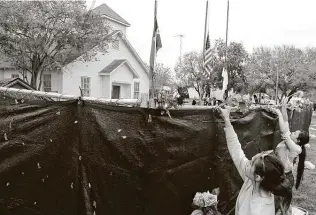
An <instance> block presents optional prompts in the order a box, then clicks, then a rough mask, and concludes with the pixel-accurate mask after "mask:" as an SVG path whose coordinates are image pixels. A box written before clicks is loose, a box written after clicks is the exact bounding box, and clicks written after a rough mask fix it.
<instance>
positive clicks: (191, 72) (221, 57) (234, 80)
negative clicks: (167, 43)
mask: <svg viewBox="0 0 316 215" xmlns="http://www.w3.org/2000/svg"><path fill="white" fill-rule="evenodd" d="M225 52H226V44H225V42H224V41H223V40H222V39H218V40H216V41H215V44H214V46H213V47H211V53H212V54H211V60H210V65H211V67H212V71H211V73H207V72H206V71H204V70H203V56H202V54H199V53H197V52H189V53H186V54H185V55H184V56H183V59H182V63H181V61H180V60H179V61H178V62H177V64H176V67H175V72H176V75H177V79H178V80H179V82H180V83H181V85H182V86H189V87H194V88H195V90H196V91H197V92H198V94H199V96H200V98H202V96H204V94H208V93H209V89H210V88H220V89H221V88H222V82H223V78H222V71H223V68H224V67H225ZM247 59H248V53H247V52H246V50H245V48H244V46H243V44H241V43H237V42H231V43H230V44H229V46H228V49H227V70H228V88H227V89H228V90H229V89H231V88H234V89H241V88H242V87H244V85H245V83H246V78H245V76H244V67H245V63H246V61H247Z"/></svg>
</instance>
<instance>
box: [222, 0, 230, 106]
mask: <svg viewBox="0 0 316 215" xmlns="http://www.w3.org/2000/svg"><path fill="white" fill-rule="evenodd" d="M228 25H229V0H227V14H226V46H225V66H224V67H225V72H226V73H227V76H226V77H227V78H228V64H227V52H228ZM227 83H228V80H227ZM223 87H224V86H223ZM225 91H227V89H226V90H225ZM225 91H224V94H223V96H224V99H225V100H226V99H227V97H228V92H225Z"/></svg>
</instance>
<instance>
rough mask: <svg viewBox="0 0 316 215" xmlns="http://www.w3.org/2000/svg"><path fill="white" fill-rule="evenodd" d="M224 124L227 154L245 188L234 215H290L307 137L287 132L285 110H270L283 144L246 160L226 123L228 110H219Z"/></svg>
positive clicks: (299, 132) (302, 134)
mask: <svg viewBox="0 0 316 215" xmlns="http://www.w3.org/2000/svg"><path fill="white" fill-rule="evenodd" d="M218 109H219V111H220V113H221V116H222V117H223V119H224V122H225V128H224V130H225V134H226V141H227V146H228V150H229V153H230V155H231V157H232V160H233V162H234V164H235V166H236V168H237V170H238V172H239V174H240V176H241V177H242V179H243V181H244V184H243V186H242V188H241V190H240V192H239V195H238V198H237V202H236V207H235V214H236V215H275V214H283V215H289V214H292V210H291V201H292V188H293V186H294V185H295V188H296V189H298V187H299V185H300V182H301V180H302V175H303V172H304V163H305V157H306V148H305V145H306V144H307V143H308V142H309V134H308V133H307V132H305V131H301V130H298V131H295V132H292V133H291V132H290V130H289V123H288V116H287V110H286V106H285V105H283V106H282V111H280V110H279V109H276V108H273V109H271V110H272V111H273V112H274V113H275V114H277V116H278V118H279V126H280V130H281V133H282V141H281V142H280V143H279V144H278V145H277V147H276V149H275V150H274V151H272V150H271V151H265V152H261V153H259V154H257V155H255V156H253V157H252V159H251V160H248V159H247V158H246V156H245V154H244V152H243V150H242V148H241V145H240V142H239V140H238V137H237V134H236V133H235V131H234V128H233V126H232V124H231V122H230V120H229V115H230V111H229V108H228V107H227V108H225V109H223V108H218ZM297 157H298V158H299V161H298V167H297V176H296V182H294V176H293V173H292V169H293V164H294V160H295V159H296V158H297Z"/></svg>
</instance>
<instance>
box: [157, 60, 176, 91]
mask: <svg viewBox="0 0 316 215" xmlns="http://www.w3.org/2000/svg"><path fill="white" fill-rule="evenodd" d="M154 81H155V88H157V89H159V88H161V87H163V86H168V87H172V86H173V84H174V82H173V78H172V74H171V69H170V68H169V67H166V66H164V65H163V64H162V63H158V64H157V65H156V68H155V73H154Z"/></svg>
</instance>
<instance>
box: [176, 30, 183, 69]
mask: <svg viewBox="0 0 316 215" xmlns="http://www.w3.org/2000/svg"><path fill="white" fill-rule="evenodd" d="M175 37H179V39H180V64H182V43H183V41H182V40H183V37H184V35H183V34H178V35H176V36H175Z"/></svg>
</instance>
